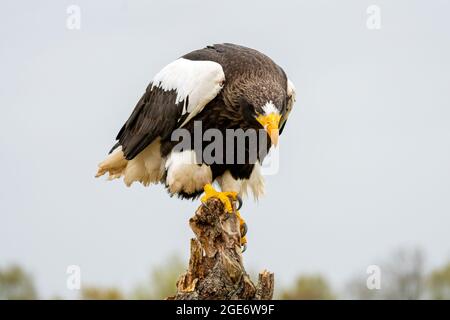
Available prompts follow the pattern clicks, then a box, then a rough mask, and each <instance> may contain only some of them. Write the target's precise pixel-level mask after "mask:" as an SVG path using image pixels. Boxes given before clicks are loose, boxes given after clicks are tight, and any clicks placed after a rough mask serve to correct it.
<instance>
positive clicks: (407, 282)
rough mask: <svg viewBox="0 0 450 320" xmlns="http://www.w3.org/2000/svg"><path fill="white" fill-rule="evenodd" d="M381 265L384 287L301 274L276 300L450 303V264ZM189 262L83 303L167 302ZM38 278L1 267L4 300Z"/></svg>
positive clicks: (417, 255) (86, 293)
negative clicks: (336, 283)
mask: <svg viewBox="0 0 450 320" xmlns="http://www.w3.org/2000/svg"><path fill="white" fill-rule="evenodd" d="M383 261H384V262H383V263H382V264H380V269H381V271H382V273H381V288H380V289H379V290H376V289H375V290H369V289H368V288H367V285H366V281H367V277H368V276H369V275H367V274H365V270H363V271H362V272H360V273H361V276H358V277H355V278H353V279H351V280H350V281H349V282H348V283H347V285H346V286H345V288H344V290H342V292H338V291H336V290H335V289H334V288H332V286H331V284H330V283H329V281H328V280H327V279H326V278H325V277H324V276H322V275H320V274H309V275H308V274H303V275H299V276H298V277H297V279H295V280H294V281H293V282H292V284H291V285H289V286H288V287H283V288H279V289H278V290H277V293H276V295H275V298H276V299H307V300H310V299H312V300H320V299H327V300H328V299H450V261H449V262H448V263H447V264H445V265H443V266H442V267H439V268H436V269H434V270H431V272H426V271H425V268H424V262H425V259H424V255H423V252H422V251H420V250H418V249H409V250H406V249H401V250H398V251H395V252H394V253H393V254H391V255H390V256H389V257H388V258H387V259H385V260H383ZM185 268H186V263H185V262H184V261H182V259H180V258H179V257H177V256H172V257H170V258H169V259H168V260H167V261H166V262H165V263H164V264H162V265H160V266H158V267H156V268H154V269H153V270H152V271H151V272H150V274H149V278H148V279H147V280H146V281H143V282H142V283H141V284H139V285H137V286H136V287H135V288H134V289H132V290H131V292H128V293H125V292H123V291H122V290H120V289H119V288H114V287H110V288H107V287H97V286H95V285H83V288H82V290H81V291H80V295H79V298H80V299H90V300H92V299H101V300H114V299H164V298H166V297H168V296H170V295H173V294H174V293H175V291H176V290H175V283H176V281H177V279H178V277H179V276H180V274H181V273H183V272H184V271H185ZM38 298H39V297H38V294H37V292H36V289H35V285H34V282H33V278H32V276H31V275H30V274H29V273H28V272H26V271H25V270H23V269H22V268H21V267H19V266H10V267H5V268H0V299H38Z"/></svg>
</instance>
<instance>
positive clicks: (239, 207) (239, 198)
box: [236, 195, 242, 210]
mask: <svg viewBox="0 0 450 320" xmlns="http://www.w3.org/2000/svg"><path fill="white" fill-rule="evenodd" d="M236 200H237V201H238V207H237V208H236V210H241V208H242V198H241V197H240V196H239V195H237V196H236Z"/></svg>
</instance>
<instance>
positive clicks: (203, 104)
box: [96, 43, 295, 250]
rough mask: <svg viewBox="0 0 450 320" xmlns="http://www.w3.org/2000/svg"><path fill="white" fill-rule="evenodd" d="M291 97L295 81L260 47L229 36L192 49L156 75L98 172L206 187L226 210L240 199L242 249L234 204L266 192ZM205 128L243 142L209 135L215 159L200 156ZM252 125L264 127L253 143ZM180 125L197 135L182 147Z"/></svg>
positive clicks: (174, 189) (186, 189) (198, 190)
mask: <svg viewBox="0 0 450 320" xmlns="http://www.w3.org/2000/svg"><path fill="white" fill-rule="evenodd" d="M294 102H295V87H294V85H293V83H292V82H291V81H290V80H289V79H288V77H287V75H286V73H285V72H284V70H283V69H282V68H281V67H280V66H278V65H277V64H276V63H275V62H274V61H272V59H270V58H269V57H268V56H266V55H264V54H263V53H261V52H259V51H257V50H254V49H251V48H247V47H244V46H240V45H235V44H230V43H224V44H215V45H211V46H207V47H205V48H203V49H199V50H195V51H192V52H190V53H188V54H185V55H184V56H182V57H180V58H178V59H177V60H175V61H173V62H172V63H169V64H168V65H167V66H165V67H164V68H163V69H162V70H161V71H160V72H158V73H157V74H156V75H155V76H154V78H153V79H152V80H151V82H150V84H149V85H148V87H147V89H146V90H145V93H144V95H143V96H142V97H141V99H140V100H139V101H138V103H137V105H136V106H135V108H134V110H133V111H132V113H131V115H130V117H129V118H128V120H127V121H126V122H125V124H124V125H123V126H122V128H121V129H120V131H119V133H118V134H117V137H116V143H115V145H114V147H113V148H112V149H111V151H110V152H109V154H108V156H107V157H106V159H105V160H104V161H103V162H101V163H100V164H99V165H98V171H97V174H96V177H100V176H102V175H104V174H106V173H108V176H109V179H116V178H123V181H124V183H125V184H126V185H127V186H130V185H131V184H132V183H133V182H140V183H142V184H143V185H144V186H148V185H150V184H158V183H161V184H164V185H165V187H166V189H167V191H168V193H169V194H170V195H171V196H172V195H177V196H179V197H181V198H185V199H196V198H198V197H199V196H201V195H202V194H204V196H203V197H202V198H201V201H202V202H203V203H205V202H206V201H207V200H208V199H209V198H211V197H216V198H218V199H219V200H221V201H222V202H223V204H224V207H225V209H226V210H227V211H229V212H233V208H234V204H235V201H237V202H238V203H239V204H238V208H237V209H236V208H234V209H235V210H234V211H235V212H236V215H237V217H238V219H239V221H240V225H241V244H242V247H243V250H245V248H246V238H245V234H246V233H247V225H246V224H245V222H244V220H243V219H242V217H241V216H240V213H239V211H238V210H239V209H240V207H241V205H242V196H244V195H247V194H248V192H249V191H250V192H251V193H252V194H253V196H254V197H255V199H257V198H258V197H259V196H261V195H262V194H263V193H264V179H263V176H262V173H261V164H262V161H263V160H264V157H265V156H266V155H267V153H268V151H267V150H269V149H270V148H271V147H272V146H276V145H277V143H278V139H279V135H280V134H281V133H282V132H283V129H284V128H285V125H286V122H287V120H288V116H289V114H290V112H291V110H292V107H293V105H294ZM199 124H200V126H201V128H200V130H201V132H204V133H205V134H204V135H202V134H200V136H201V138H200V139H199V138H195V135H196V130H197V129H198V127H199ZM208 130H210V131H212V132H214V133H215V136H214V138H215V139H214V140H218V137H219V136H220V134H222V136H223V137H230V135H228V132H229V131H230V130H231V131H233V130H234V131H233V132H239V133H240V134H241V135H242V134H244V135H246V136H245V137H244V139H240V140H239V139H238V138H239V137H238V135H236V134H235V135H231V139H228V140H231V142H236V140H239V141H241V142H242V141H243V148H238V147H237V146H232V147H231V148H229V145H230V141H225V142H223V143H217V142H218V141H214V142H215V143H216V144H215V146H216V148H215V150H214V151H213V152H211V154H212V160H211V159H208V157H202V156H201V155H202V152H205V151H207V149H208V148H209V149H208V150H210V149H211V146H210V144H208V142H211V141H212V140H213V139H212V138H210V139H209V140H211V141H208V139H205V135H206V132H208ZM252 130H253V131H254V132H259V133H260V132H263V134H262V135H261V134H258V135H257V136H256V137H257V138H256V141H257V142H256V143H254V141H255V139H250V138H248V137H249V136H248V135H247V133H248V132H249V131H252ZM179 132H182V133H183V134H187V135H188V136H189V135H190V136H191V137H192V136H194V139H193V141H190V142H188V143H184V144H183V145H184V146H183V148H180V147H179V144H180V139H179V138H180V136H183V135H181V134H180V135H178V134H176V133H179ZM174 136H175V138H174ZM177 138H178V139H177ZM247 138H248V139H247ZM191 140H192V139H191ZM199 140H200V141H199ZM225 140H226V139H225ZM252 141H253V143H252ZM241 144H242V143H241ZM239 150H241V152H238V151H239ZM239 153H243V155H242V157H240V156H241V155H240V154H239ZM230 154H231V156H230ZM251 154H255V155H256V156H253V157H251ZM209 158H211V157H209ZM225 158H226V160H227V161H225ZM239 160H240V161H239ZM213 183H216V184H217V185H218V186H219V187H220V191H218V190H216V189H215V188H214V187H213Z"/></svg>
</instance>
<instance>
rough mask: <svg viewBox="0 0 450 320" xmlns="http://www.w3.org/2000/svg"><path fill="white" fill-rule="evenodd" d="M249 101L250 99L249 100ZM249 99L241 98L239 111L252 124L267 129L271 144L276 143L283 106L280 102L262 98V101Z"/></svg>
mask: <svg viewBox="0 0 450 320" xmlns="http://www.w3.org/2000/svg"><path fill="white" fill-rule="evenodd" d="M250 101H251V100H250ZM250 101H249V99H242V100H241V112H242V113H243V115H244V118H245V119H246V120H247V121H248V122H249V123H252V124H253V125H254V127H255V128H258V129H260V128H261V127H262V128H263V129H264V130H266V131H267V134H268V135H269V137H270V141H271V142H272V144H273V145H275V146H276V145H277V144H278V136H279V129H280V128H279V126H280V120H281V112H282V108H283V107H284V106H283V104H282V102H281V101H279V102H278V103H277V102H276V101H275V102H274V101H273V100H269V99H267V100H264V102H261V101H258V102H250Z"/></svg>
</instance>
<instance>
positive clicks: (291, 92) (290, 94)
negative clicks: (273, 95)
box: [280, 79, 295, 134]
mask: <svg viewBox="0 0 450 320" xmlns="http://www.w3.org/2000/svg"><path fill="white" fill-rule="evenodd" d="M294 103H295V86H294V84H293V83H292V82H291V80H289V79H288V80H287V103H286V110H285V112H283V114H282V115H281V119H280V134H281V133H282V132H283V129H284V126H285V125H286V121H287V119H288V117H289V113H291V110H292V107H293V106H294Z"/></svg>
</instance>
